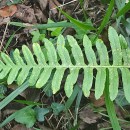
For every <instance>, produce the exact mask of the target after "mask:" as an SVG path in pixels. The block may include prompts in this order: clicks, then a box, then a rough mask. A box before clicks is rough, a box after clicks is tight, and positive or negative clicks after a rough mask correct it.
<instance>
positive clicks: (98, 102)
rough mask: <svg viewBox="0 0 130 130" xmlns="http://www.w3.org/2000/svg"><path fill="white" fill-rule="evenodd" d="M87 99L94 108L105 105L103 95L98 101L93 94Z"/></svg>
mask: <svg viewBox="0 0 130 130" xmlns="http://www.w3.org/2000/svg"><path fill="white" fill-rule="evenodd" d="M89 98H90V100H91V102H92V103H93V105H94V106H95V107H101V106H103V105H105V99H104V96H103V95H102V96H101V97H100V98H99V99H98V100H96V99H95V96H94V93H93V92H92V93H91V94H90V96H89Z"/></svg>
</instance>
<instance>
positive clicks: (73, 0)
mask: <svg viewBox="0 0 130 130" xmlns="http://www.w3.org/2000/svg"><path fill="white" fill-rule="evenodd" d="M75 1H77V0H72V1H70V2H67V3H65V4H63V5H60V6H57V7H59V8H60V7H63V6H65V5H68V4H70V3H73V2H75ZM57 7H56V8H57ZM56 8H52V9H50V10H54V9H56Z"/></svg>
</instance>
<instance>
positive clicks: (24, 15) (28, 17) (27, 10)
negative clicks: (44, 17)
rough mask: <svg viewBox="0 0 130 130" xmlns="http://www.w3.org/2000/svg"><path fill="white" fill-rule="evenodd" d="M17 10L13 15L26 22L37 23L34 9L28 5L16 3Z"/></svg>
mask: <svg viewBox="0 0 130 130" xmlns="http://www.w3.org/2000/svg"><path fill="white" fill-rule="evenodd" d="M17 8H18V10H17V12H16V13H15V17H16V18H18V19H20V20H22V21H24V22H26V23H33V24H34V23H37V20H36V17H35V14H34V10H33V9H32V8H31V7H30V6H25V5H23V4H19V5H17Z"/></svg>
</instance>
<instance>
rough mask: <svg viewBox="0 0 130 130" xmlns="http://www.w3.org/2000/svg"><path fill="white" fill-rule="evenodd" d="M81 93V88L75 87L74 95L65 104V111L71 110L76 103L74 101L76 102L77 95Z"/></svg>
mask: <svg viewBox="0 0 130 130" xmlns="http://www.w3.org/2000/svg"><path fill="white" fill-rule="evenodd" d="M79 91H80V88H79V86H78V85H75V87H74V91H73V93H72V95H71V96H70V97H69V98H68V100H67V101H66V103H65V109H64V110H65V111H66V110H68V109H69V108H70V106H71V105H72V103H73V102H74V100H75V98H76V96H77V94H78V93H79Z"/></svg>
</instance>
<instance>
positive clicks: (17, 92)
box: [0, 81, 28, 110]
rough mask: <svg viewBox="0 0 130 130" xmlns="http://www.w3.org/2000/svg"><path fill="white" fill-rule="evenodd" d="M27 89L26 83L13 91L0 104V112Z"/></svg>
mask: <svg viewBox="0 0 130 130" xmlns="http://www.w3.org/2000/svg"><path fill="white" fill-rule="evenodd" d="M27 87H28V82H27V81H26V82H25V83H24V84H22V85H21V86H19V87H18V88H17V89H16V90H15V91H13V92H12V93H11V94H10V95H9V96H7V97H6V98H5V99H4V100H2V101H1V102H0V110H1V109H3V108H4V107H5V106H6V105H7V104H8V103H10V102H11V101H12V100H13V99H14V98H16V97H17V96H18V95H19V94H20V93H21V92H23V91H24V90H25V89H26V88H27Z"/></svg>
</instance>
